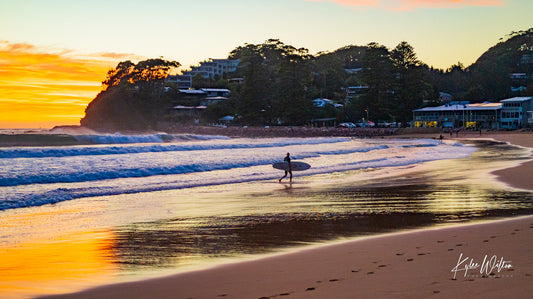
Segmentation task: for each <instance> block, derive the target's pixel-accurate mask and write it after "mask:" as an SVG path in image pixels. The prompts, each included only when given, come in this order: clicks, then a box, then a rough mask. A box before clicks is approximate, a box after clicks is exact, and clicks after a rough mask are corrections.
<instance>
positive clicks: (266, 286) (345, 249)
mask: <svg viewBox="0 0 533 299" xmlns="http://www.w3.org/2000/svg"><path fill="white" fill-rule="evenodd" d="M433 135H434V134H433ZM524 135H527V136H533V135H531V134H530V133H514V134H512V133H503V134H497V133H496V134H484V135H481V136H468V135H466V134H465V135H462V136H459V137H460V138H453V139H476V138H479V137H481V138H484V139H487V138H491V139H494V140H497V141H501V142H509V143H511V144H514V145H519V146H523V147H528V148H532V147H533V140H532V139H531V138H529V139H528V138H523V137H524ZM394 137H399V138H402V137H407V138H410V137H413V138H431V137H430V136H420V134H414V135H407V136H393V138H394ZM532 168H533V163H532V161H530V160H529V161H526V162H523V163H520V164H519V165H517V166H515V167H511V168H506V169H501V170H497V171H495V172H493V174H494V175H495V176H496V177H497V178H498V180H499V181H501V182H504V183H505V184H507V185H509V186H511V187H513V188H520V189H526V190H533V186H532V185H531V184H530V183H529V180H527V176H528V174H530V173H531V172H532V171H531V170H532ZM511 174H513V175H511ZM520 179H525V183H524V182H522V183H521V182H520ZM532 229H533V216H520V217H517V218H512V219H504V220H491V221H488V222H484V223H466V224H458V225H453V226H446V227H428V228H424V229H417V230H414V231H401V232H396V233H390V234H384V235H377V236H371V237H365V238H362V239H357V240H349V241H343V242H339V243H336V244H328V245H318V246H311V247H310V248H303V249H299V250H297V251H294V252H289V253H280V254H276V255H273V256H268V257H262V258H258V259H253V260H250V261H241V262H235V263H229V264H223V265H219V266H214V267H212V268H208V269H205V270H198V271H191V272H184V273H180V274H175V275H171V276H166V277H162V278H155V279H148V280H141V281H136V282H127V283H119V284H112V285H104V286H101V287H96V288H93V289H88V290H85V291H82V292H78V293H72V294H65V295H53V296H46V297H42V298H116V297H128V298H153V297H157V298H217V297H227V298H275V297H279V296H282V297H285V296H287V297H288V298H328V297H372V296H378V297H399V298H412V297H428V296H437V297H442V298H449V297H456V296H484V297H485V296H486V297H494V298H496V297H501V296H511V297H513V298H528V297H529V296H530V294H531V293H532V292H533V284H532V283H531V282H533V271H531V270H530V269H533V259H532V258H531V257H530V255H529V252H531V250H533V240H532V239H531V231H532ZM461 254H463V255H461ZM485 255H487V257H488V259H489V260H490V259H491V258H492V257H494V261H500V260H501V261H509V264H511V265H512V267H510V268H502V269H500V268H498V267H495V268H494V269H491V270H492V271H489V272H487V273H485V272H483V273H480V269H479V268H480V267H478V268H477V269H474V270H469V272H468V274H469V275H468V276H464V274H465V271H459V272H456V273H455V274H456V278H455V279H453V274H454V273H453V272H452V270H453V268H454V266H456V265H457V264H458V261H459V259H460V258H462V259H464V258H465V257H469V258H470V259H469V260H468V262H469V261H470V260H472V262H473V263H478V264H480V265H486V263H484V258H485ZM482 262H483V263H482ZM495 264H496V262H494V263H492V264H491V265H495ZM500 264H501V263H500ZM504 264H505V263H504ZM463 266H464V264H460V267H459V268H458V269H464V268H462V267H463ZM499 270H500V271H499Z"/></svg>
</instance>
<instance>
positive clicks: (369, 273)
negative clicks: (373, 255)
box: [366, 271, 374, 275]
mask: <svg viewBox="0 0 533 299" xmlns="http://www.w3.org/2000/svg"><path fill="white" fill-rule="evenodd" d="M366 274H367V275H369V274H374V272H372V271H370V272H367V273H366Z"/></svg>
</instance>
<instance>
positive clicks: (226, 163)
mask: <svg viewBox="0 0 533 299" xmlns="http://www.w3.org/2000/svg"><path fill="white" fill-rule="evenodd" d="M199 139H200V138H193V139H189V140H187V141H184V140H180V141H174V142H168V141H167V142H163V141H164V140H162V142H158V143H154V142H153V141H152V142H151V143H129V144H109V143H108V142H109V141H104V142H102V143H101V144H96V145H77V146H59V147H57V146H56V147H9V148H8V147H4V148H0V164H1V167H0V171H1V172H2V175H1V176H0V178H1V179H0V208H1V209H2V211H0V227H1V229H0V252H1V253H2V254H1V255H0V256H1V257H0V276H1V277H0V297H25V296H28V295H35V294H46V293H55V292H66V291H73V290H78V289H80V288H83V287H87V286H92V285H98V284H102V283H110V282H116V281H121V280H130V279H138V278H140V277H141V278H142V277H150V276H157V275H162V274H168V273H175V272H179V271H186V270H190V269H196V268H198V267H204V266H209V265H213V264H215V263H219V262H222V261H227V259H235V258H237V259H242V258H250V257H253V256H257V255H258V254H266V253H275V252H280V251H283V250H288V249H291V248H296V247H300V246H304V245H308V244H316V243H322V242H329V241H336V240H339V239H346V238H355V237H362V236H368V235H372V234H378V233H384V232H391V231H397V230H403V229H410V228H416V227H425V226H432V225H446V224H450V223H455V222H461V221H475V220H482V219H490V218H496V217H507V216H514V215H522V214H531V213H532V212H533V194H531V193H530V192H522V191H517V190H512V189H508V188H505V187H504V186H503V185H498V184H497V183H496V182H495V181H494V180H493V179H492V178H491V176H490V174H489V173H490V171H491V170H493V169H497V168H499V167H502V165H505V164H512V163H516V162H519V161H521V160H522V159H524V158H525V157H526V156H527V154H528V153H527V151H524V150H523V149H521V148H516V147H512V146H509V145H507V144H505V143H498V142H492V141H476V142H468V143H462V144H461V143H457V142H455V141H444V142H441V141H437V140H430V139H364V140H358V139H349V138H308V139H289V138H274V139H228V138H209V137H205V138H202V140H199ZM287 152H290V153H291V156H292V157H293V159H294V160H295V161H304V162H307V163H309V164H311V165H312V168H311V169H310V170H308V171H305V172H298V173H296V172H295V173H294V174H295V178H294V180H293V182H292V183H289V182H288V181H286V182H285V183H281V184H280V183H278V179H279V177H281V176H282V175H283V172H280V171H278V170H275V169H273V168H272V167H271V166H270V165H271V163H273V162H277V161H279V160H282V159H283V157H284V156H285V154H286V153H287ZM495 157H497V159H495ZM423 162H427V163H423Z"/></svg>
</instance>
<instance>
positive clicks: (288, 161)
mask: <svg viewBox="0 0 533 299" xmlns="http://www.w3.org/2000/svg"><path fill="white" fill-rule="evenodd" d="M283 161H284V162H287V163H289V170H285V175H284V176H283V177H282V178H281V179H279V181H280V182H281V180H283V179H284V178H285V177H286V176H287V174H290V177H289V180H290V181H291V182H292V167H291V156H290V154H289V153H287V156H286V157H285V159H283Z"/></svg>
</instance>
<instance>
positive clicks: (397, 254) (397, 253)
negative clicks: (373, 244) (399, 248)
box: [396, 253, 404, 256]
mask: <svg viewBox="0 0 533 299" xmlns="http://www.w3.org/2000/svg"><path fill="white" fill-rule="evenodd" d="M396 255H398V256H400V255H404V253H396Z"/></svg>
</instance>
